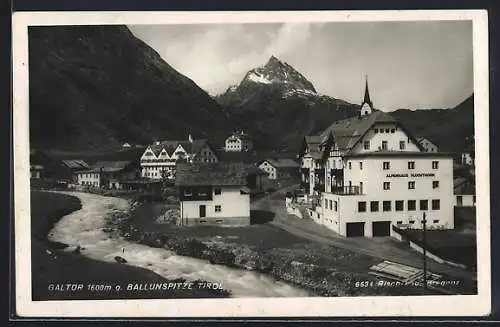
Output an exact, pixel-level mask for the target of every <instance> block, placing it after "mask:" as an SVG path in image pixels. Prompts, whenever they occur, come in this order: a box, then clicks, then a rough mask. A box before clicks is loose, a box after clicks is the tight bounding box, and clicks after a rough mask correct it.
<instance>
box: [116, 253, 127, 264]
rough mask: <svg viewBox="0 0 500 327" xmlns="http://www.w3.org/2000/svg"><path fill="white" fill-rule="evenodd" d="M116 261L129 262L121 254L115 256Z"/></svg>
mask: <svg viewBox="0 0 500 327" xmlns="http://www.w3.org/2000/svg"><path fill="white" fill-rule="evenodd" d="M115 261H116V262H118V263H127V260H125V258H122V257H120V256H119V255H117V256H116V257H115Z"/></svg>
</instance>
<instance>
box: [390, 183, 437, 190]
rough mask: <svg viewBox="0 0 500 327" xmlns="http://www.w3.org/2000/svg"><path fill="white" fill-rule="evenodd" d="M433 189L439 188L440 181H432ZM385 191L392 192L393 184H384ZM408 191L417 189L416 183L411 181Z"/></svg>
mask: <svg viewBox="0 0 500 327" xmlns="http://www.w3.org/2000/svg"><path fill="white" fill-rule="evenodd" d="M432 188H433V189H436V188H439V181H432ZM383 189H384V190H390V189H391V182H384V184H383ZM408 189H409V190H414V189H415V181H409V182H408Z"/></svg>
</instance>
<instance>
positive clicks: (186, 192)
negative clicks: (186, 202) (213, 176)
mask: <svg viewBox="0 0 500 327" xmlns="http://www.w3.org/2000/svg"><path fill="white" fill-rule="evenodd" d="M183 194H184V196H192V195H193V191H192V190H191V189H189V188H188V189H185V190H184V193H183ZM221 194H222V190H221V189H220V188H218V187H216V188H214V195H221ZM198 195H199V196H207V195H208V194H207V193H206V192H198Z"/></svg>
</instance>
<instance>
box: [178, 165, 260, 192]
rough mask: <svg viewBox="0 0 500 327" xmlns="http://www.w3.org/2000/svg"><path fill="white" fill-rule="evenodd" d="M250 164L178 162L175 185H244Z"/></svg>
mask: <svg viewBox="0 0 500 327" xmlns="http://www.w3.org/2000/svg"><path fill="white" fill-rule="evenodd" d="M249 168H250V167H249V166H248V165H247V164H244V163H241V162H240V163H226V162H217V163H200V164H187V163H178V164H177V167H176V176H175V185H178V186H244V185H246V184H247V180H246V178H247V176H248V172H249Z"/></svg>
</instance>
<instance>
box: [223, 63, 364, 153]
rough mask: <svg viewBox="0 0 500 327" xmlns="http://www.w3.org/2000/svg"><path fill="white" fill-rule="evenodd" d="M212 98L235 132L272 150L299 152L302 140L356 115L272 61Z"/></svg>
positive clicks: (351, 108)
mask: <svg viewBox="0 0 500 327" xmlns="http://www.w3.org/2000/svg"><path fill="white" fill-rule="evenodd" d="M215 99H216V100H217V102H219V104H220V105H221V106H222V107H223V108H224V110H225V111H226V112H228V114H229V115H230V116H231V119H232V121H233V122H234V123H235V125H236V126H237V127H238V128H243V129H246V130H249V131H251V133H252V135H253V136H254V138H255V144H256V145H257V146H258V147H261V148H266V147H268V146H269V145H271V144H273V146H274V147H275V148H277V149H280V148H283V149H298V147H299V146H300V142H301V139H302V138H303V137H304V135H307V134H310V133H312V132H315V131H319V130H321V129H323V128H325V127H326V126H328V124H329V123H330V122H332V121H334V120H337V119H343V118H347V117H351V116H353V115H355V114H356V110H357V109H358V107H359V106H358V105H353V104H350V103H348V102H346V101H343V100H340V99H335V98H332V97H329V96H326V95H322V94H319V93H317V92H316V89H315V88H314V86H313V84H312V83H311V82H310V81H308V80H307V79H306V78H305V77H304V76H303V75H302V74H301V73H299V72H298V71H296V70H295V69H294V68H293V67H292V66H290V65H289V64H287V63H285V62H282V61H281V60H279V59H278V58H276V57H274V56H271V57H270V58H269V60H268V62H267V63H266V64H265V65H264V66H261V67H257V68H254V69H251V70H250V71H249V72H248V73H247V74H246V75H245V77H244V78H243V80H242V81H241V82H240V84H238V85H234V86H231V87H229V88H228V89H227V91H226V92H225V93H223V94H221V95H218V96H216V97H215Z"/></svg>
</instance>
